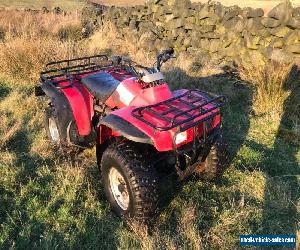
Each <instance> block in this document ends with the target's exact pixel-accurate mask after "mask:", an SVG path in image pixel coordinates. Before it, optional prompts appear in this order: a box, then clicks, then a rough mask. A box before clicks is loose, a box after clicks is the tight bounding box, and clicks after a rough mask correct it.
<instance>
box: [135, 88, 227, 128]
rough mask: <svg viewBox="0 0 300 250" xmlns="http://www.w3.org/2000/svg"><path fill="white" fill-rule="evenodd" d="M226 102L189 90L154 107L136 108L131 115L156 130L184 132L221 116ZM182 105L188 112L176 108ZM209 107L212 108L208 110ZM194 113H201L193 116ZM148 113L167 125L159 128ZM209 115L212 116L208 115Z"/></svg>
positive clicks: (222, 98)
mask: <svg viewBox="0 0 300 250" xmlns="http://www.w3.org/2000/svg"><path fill="white" fill-rule="evenodd" d="M225 102H226V97H225V96H217V95H214V94H210V93H206V92H203V91H200V90H197V89H196V90H189V91H187V92H185V93H184V94H182V95H179V96H176V97H173V98H171V99H168V100H166V101H162V102H159V103H157V104H154V105H149V106H145V107H139V108H136V109H134V110H132V113H131V114H132V116H133V117H135V118H137V119H138V120H140V121H142V122H144V123H146V124H147V125H149V126H150V127H152V128H154V129H156V130H159V131H167V130H170V129H173V128H176V127H178V128H179V131H180V132H182V131H185V130H187V129H189V128H191V127H194V126H196V125H197V124H200V123H202V122H205V121H208V120H209V119H211V118H213V117H215V116H216V115H218V114H220V110H219V108H220V107H222V106H224V104H225ZM182 104H183V105H185V106H186V107H187V109H186V110H181V109H179V108H178V107H176V106H178V105H181V106H182ZM210 104H211V105H210ZM207 106H210V107H209V108H207ZM157 109H163V110H164V111H158V110H157ZM194 111H199V112H197V113H196V114H191V112H194ZM147 113H148V114H150V115H152V116H154V117H155V118H158V119H159V120H161V121H163V122H165V123H166V124H167V125H166V126H158V125H157V124H156V123H155V122H154V121H153V120H152V121H151V120H149V119H147V118H146V117H145V114H147ZM209 113H212V114H210V115H206V114H209ZM204 115H206V116H205V117H204V118H203V119H198V120H196V121H195V119H197V118H199V117H201V116H204Z"/></svg>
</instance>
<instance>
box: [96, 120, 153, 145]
mask: <svg viewBox="0 0 300 250" xmlns="http://www.w3.org/2000/svg"><path fill="white" fill-rule="evenodd" d="M100 124H101V125H104V126H106V127H108V128H110V129H111V130H112V131H114V132H116V133H117V134H119V135H122V136H124V137H125V138H127V139H128V140H131V141H134V142H139V143H146V144H153V143H152V140H151V138H150V137H149V136H147V135H146V134H145V133H143V132H142V131H141V130H139V129H138V128H136V127H135V126H133V124H131V123H130V122H128V121H126V120H125V119H124V118H122V117H120V116H117V115H114V114H110V115H108V116H106V117H104V118H103V119H102V120H101V121H100ZM101 136H102V135H101ZM102 139H103V138H102Z"/></svg>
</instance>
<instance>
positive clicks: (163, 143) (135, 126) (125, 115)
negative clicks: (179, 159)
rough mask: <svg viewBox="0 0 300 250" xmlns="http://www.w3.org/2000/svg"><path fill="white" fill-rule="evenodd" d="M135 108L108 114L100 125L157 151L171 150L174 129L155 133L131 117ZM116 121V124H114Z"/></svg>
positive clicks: (155, 131)
mask: <svg viewBox="0 0 300 250" xmlns="http://www.w3.org/2000/svg"><path fill="white" fill-rule="evenodd" d="M134 108H135V107H126V108H122V109H118V110H116V111H113V112H112V113H110V115H109V116H107V117H106V119H105V120H103V122H102V124H103V125H105V126H107V127H109V128H111V129H113V130H114V131H116V132H118V133H119V134H120V135H122V136H124V137H125V138H127V139H129V140H132V141H135V142H141V143H147V144H152V145H154V147H155V148H156V149H157V150H158V151H170V150H172V149H173V137H174V135H175V133H176V129H172V130H169V131H157V130H155V129H153V128H151V127H150V126H148V125H146V124H145V123H143V122H142V121H140V120H138V119H136V118H134V117H133V116H132V115H131V112H132V110H133V109H134ZM116 121H117V122H116Z"/></svg>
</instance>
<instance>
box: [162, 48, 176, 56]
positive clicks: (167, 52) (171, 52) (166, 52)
mask: <svg viewBox="0 0 300 250" xmlns="http://www.w3.org/2000/svg"><path fill="white" fill-rule="evenodd" d="M164 54H169V55H173V54H174V49H173V48H169V49H166V50H165V51H164Z"/></svg>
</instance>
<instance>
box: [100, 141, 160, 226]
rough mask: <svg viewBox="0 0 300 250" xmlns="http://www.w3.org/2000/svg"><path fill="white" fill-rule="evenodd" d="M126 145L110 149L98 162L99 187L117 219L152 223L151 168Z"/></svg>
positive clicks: (154, 204) (153, 179)
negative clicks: (100, 183) (149, 220)
mask: <svg viewBox="0 0 300 250" xmlns="http://www.w3.org/2000/svg"><path fill="white" fill-rule="evenodd" d="M145 158H147V157H145V155H142V154H141V153H140V152H139V151H138V150H137V148H136V147H135V146H134V145H132V144H131V143H129V142H122V143H115V144H112V145H110V146H109V147H108V148H107V149H106V151H105V152H104V153H103V156H102V160H101V174H102V184H103V186H104V190H105V193H106V196H107V198H108V201H109V202H110V204H111V207H112V210H113V211H114V212H115V213H116V214H117V215H118V216H120V217H126V218H133V219H135V220H138V221H146V220H148V219H151V218H152V217H153V215H154V214H155V212H156V208H157V201H158V190H157V186H158V178H157V174H156V171H155V169H154V167H152V166H151V164H149V161H148V160H145Z"/></svg>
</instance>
